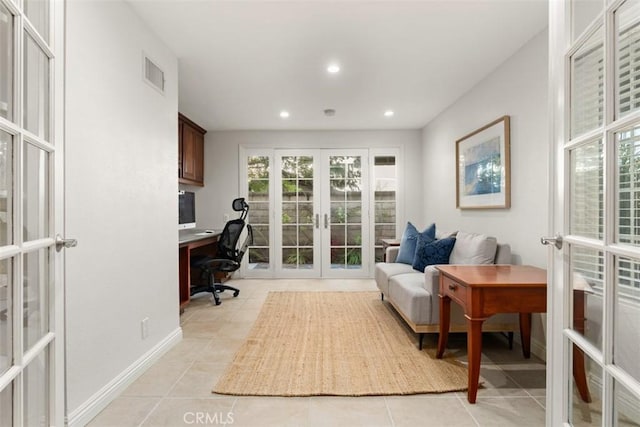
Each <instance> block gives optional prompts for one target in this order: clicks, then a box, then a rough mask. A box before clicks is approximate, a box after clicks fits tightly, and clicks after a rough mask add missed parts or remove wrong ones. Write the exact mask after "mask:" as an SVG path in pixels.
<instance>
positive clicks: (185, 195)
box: [178, 191, 196, 230]
mask: <svg viewBox="0 0 640 427" xmlns="http://www.w3.org/2000/svg"><path fill="white" fill-rule="evenodd" d="M187 228H196V195H195V193H193V192H191V191H178V230H184V229H187Z"/></svg>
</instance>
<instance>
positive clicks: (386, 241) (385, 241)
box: [380, 239, 401, 262]
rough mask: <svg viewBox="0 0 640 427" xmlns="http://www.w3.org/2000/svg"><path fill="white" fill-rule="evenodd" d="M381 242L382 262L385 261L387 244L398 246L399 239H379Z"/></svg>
mask: <svg viewBox="0 0 640 427" xmlns="http://www.w3.org/2000/svg"><path fill="white" fill-rule="evenodd" d="M380 241H381V242H382V253H383V254H384V255H383V257H382V259H383V260H384V262H387V248H388V247H389V246H400V242H401V241H400V239H381V240H380Z"/></svg>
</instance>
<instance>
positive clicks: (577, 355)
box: [573, 289, 591, 403]
mask: <svg viewBox="0 0 640 427" xmlns="http://www.w3.org/2000/svg"><path fill="white" fill-rule="evenodd" d="M584 303H585V301H584V291H582V290H578V289H574V290H573V329H575V330H576V332H578V333H580V334H582V335H584V323H585V320H586V319H585V317H584ZM573 379H574V380H575V382H576V387H577V389H578V393H580V397H581V398H582V400H583V401H584V402H587V403H589V402H591V393H590V392H589V383H588V382H587V372H586V366H585V364H584V353H583V352H582V350H580V348H579V347H578V346H577V345H575V344H574V345H573Z"/></svg>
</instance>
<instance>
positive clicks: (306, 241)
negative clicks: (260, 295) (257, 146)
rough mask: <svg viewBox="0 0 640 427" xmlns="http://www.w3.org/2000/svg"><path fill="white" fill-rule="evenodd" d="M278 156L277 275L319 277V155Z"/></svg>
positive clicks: (312, 152)
mask: <svg viewBox="0 0 640 427" xmlns="http://www.w3.org/2000/svg"><path fill="white" fill-rule="evenodd" d="M277 153H278V154H277V156H276V168H275V170H276V171H279V172H278V174H279V175H278V180H277V182H276V191H277V194H276V198H275V205H276V211H275V214H276V221H275V227H276V272H277V274H278V276H279V277H319V276H320V266H321V264H320V249H319V244H320V239H319V231H320V230H319V214H318V212H319V204H320V200H319V197H318V196H317V194H318V188H319V185H318V183H319V181H318V172H319V170H320V168H319V167H318V159H319V156H318V154H319V152H318V151H317V150H301V151H286V150H278V151H277Z"/></svg>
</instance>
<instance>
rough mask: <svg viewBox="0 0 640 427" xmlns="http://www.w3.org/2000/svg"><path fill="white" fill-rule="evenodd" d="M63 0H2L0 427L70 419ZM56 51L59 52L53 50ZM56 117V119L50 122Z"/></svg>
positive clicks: (0, 6) (0, 51)
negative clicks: (62, 242)
mask: <svg viewBox="0 0 640 427" xmlns="http://www.w3.org/2000/svg"><path fill="white" fill-rule="evenodd" d="M63 8H64V4H63V3H62V2H54V1H42V0H24V1H14V0H0V425H3V426H11V425H13V426H24V425H33V426H41V425H64V393H65V391H64V342H63V333H62V332H63V328H64V324H63V319H64V303H63V298H61V297H60V296H61V295H62V287H63V283H62V277H63V276H62V273H61V270H60V268H56V265H59V264H57V262H59V257H60V255H59V254H58V253H57V252H56V250H55V248H56V240H55V238H54V236H55V235H56V230H57V229H59V228H58V226H59V224H60V223H61V215H60V214H61V209H62V204H61V200H62V193H61V191H59V189H61V188H62V186H61V173H62V168H61V165H62V151H61V146H62V126H58V125H57V124H59V123H61V118H62V116H61V114H60V113H61V112H62V108H61V105H62V96H59V97H57V98H56V97H55V96H54V89H55V88H60V85H61V83H62V82H63V78H62V72H63V61H61V60H56V58H57V57H59V58H62V57H63V55H62V51H63V49H64V39H63V37H62V35H63V33H64V32H63V25H64V12H63ZM56 54H58V56H56ZM54 124H56V126H54Z"/></svg>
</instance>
